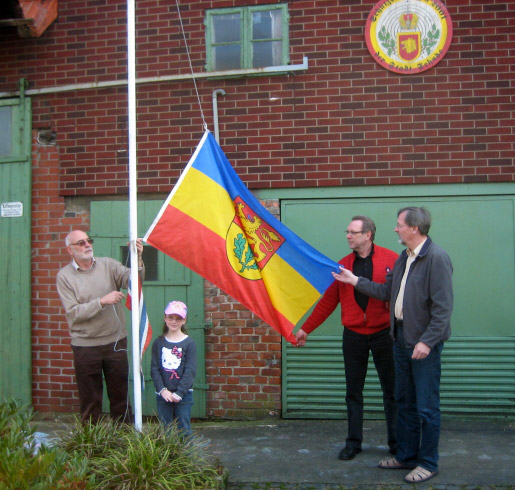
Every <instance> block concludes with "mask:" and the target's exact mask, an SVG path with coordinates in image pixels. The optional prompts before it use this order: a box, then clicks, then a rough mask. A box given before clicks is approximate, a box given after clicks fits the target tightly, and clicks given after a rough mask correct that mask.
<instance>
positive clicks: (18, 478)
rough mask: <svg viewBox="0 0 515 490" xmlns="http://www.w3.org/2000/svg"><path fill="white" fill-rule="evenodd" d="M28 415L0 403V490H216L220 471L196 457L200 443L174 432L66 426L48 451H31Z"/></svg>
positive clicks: (12, 405)
mask: <svg viewBox="0 0 515 490" xmlns="http://www.w3.org/2000/svg"><path fill="white" fill-rule="evenodd" d="M32 418H33V412H32V410H31V409H30V408H29V407H28V406H21V405H19V404H18V403H17V402H16V401H14V400H7V401H3V402H2V403H0V490H29V489H30V490H48V489H52V490H96V489H102V490H145V489H156V490H190V489H191V490H204V489H205V490H219V489H222V488H224V487H225V483H226V482H225V479H226V475H225V474H224V472H223V468H221V467H220V466H217V465H214V464H212V463H209V462H208V461H207V460H206V459H205V458H204V456H203V454H202V446H203V444H202V441H200V440H198V439H196V438H195V437H192V438H183V437H182V436H181V435H180V433H179V432H178V431H177V429H176V428H175V426H174V427H172V428H171V429H169V430H166V431H165V430H164V429H163V428H162V427H161V426H160V425H157V424H148V425H147V426H145V427H144V429H143V430H142V431H141V432H139V431H137V430H136V429H134V428H133V427H132V426H127V425H120V424H115V423H112V422H110V421H103V422H100V423H98V424H82V423H81V422H80V420H79V419H78V418H76V419H75V422H74V423H73V424H71V426H66V427H65V428H64V429H63V430H62V431H61V433H60V434H59V437H58V438H57V439H56V440H55V442H54V445H53V446H52V447H46V446H44V445H43V446H41V447H40V448H39V449H37V448H36V443H35V438H34V433H35V431H36V429H35V427H34V426H33V424H31V421H32Z"/></svg>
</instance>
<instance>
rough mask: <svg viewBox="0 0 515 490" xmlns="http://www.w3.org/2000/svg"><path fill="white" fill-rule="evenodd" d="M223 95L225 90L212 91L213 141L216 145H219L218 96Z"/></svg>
mask: <svg viewBox="0 0 515 490" xmlns="http://www.w3.org/2000/svg"><path fill="white" fill-rule="evenodd" d="M219 95H225V90H224V89H223V88H218V89H216V90H213V95H212V98H213V125H214V126H215V140H216V142H217V143H218V144H220V133H219V131H218V96H219Z"/></svg>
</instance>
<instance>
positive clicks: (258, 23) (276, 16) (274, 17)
mask: <svg viewBox="0 0 515 490" xmlns="http://www.w3.org/2000/svg"><path fill="white" fill-rule="evenodd" d="M281 37H282V20H281V10H266V11H261V12H254V13H253V15H252V39H254V40H258V39H277V38H281Z"/></svg>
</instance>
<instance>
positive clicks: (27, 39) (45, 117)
mask: <svg viewBox="0 0 515 490" xmlns="http://www.w3.org/2000/svg"><path fill="white" fill-rule="evenodd" d="M413 1H415V0H413ZM425 1H426V3H430V2H427V0H425ZM11 3H12V4H13V5H14V4H16V3H17V2H11ZM33 3H39V4H41V5H40V7H41V8H43V6H44V5H45V4H47V3H50V2H44V1H43V2H33ZM52 3H55V2H52ZM375 3H376V2H375V0H290V1H287V0H284V1H283V2H275V1H274V2H271V1H270V0H268V1H262V0H243V1H240V0H219V1H205V0H202V1H200V0H180V1H179V5H180V16H179V14H178V11H177V8H176V4H175V2H172V1H169V2H164V1H161V0H160V1H155V0H152V1H145V0H142V1H137V2H136V78H137V80H138V83H137V146H138V151H137V159H138V196H139V198H140V199H141V200H142V201H145V200H156V201H163V200H164V198H165V197H166V195H167V194H168V193H169V192H170V190H171V189H172V187H173V185H174V184H175V183H176V181H177V179H178V177H179V175H180V172H181V170H182V169H183V168H184V167H185V165H186V163H187V161H188V160H189V157H190V156H191V154H192V153H193V151H194V149H195V147H196V145H197V143H198V141H199V140H200V138H201V136H202V133H203V119H202V114H201V110H200V109H202V111H203V114H204V117H205V121H206V123H207V125H208V127H209V128H210V129H211V130H213V126H214V117H215V114H214V110H215V109H214V108H215V107H216V108H217V111H218V112H217V114H216V116H217V119H218V128H219V133H220V145H221V146H222V148H223V150H224V152H225V154H226V155H227V157H228V159H229V161H230V162H231V163H232V165H233V166H234V168H235V170H236V172H237V173H238V174H239V176H240V177H241V179H242V180H243V181H244V182H245V183H246V184H247V186H248V187H249V188H250V189H251V190H253V191H254V192H255V193H256V195H257V196H258V197H260V198H261V199H262V200H263V201H265V203H266V204H267V206H268V207H270V208H271V209H273V210H274V212H275V213H276V214H277V215H280V214H282V210H281V209H282V208H281V204H282V202H283V200H289V201H291V202H293V201H295V200H298V199H301V200H303V199H307V200H309V199H315V200H316V199H321V198H325V197H328V198H334V199H341V198H342V196H343V195H345V192H347V193H348V195H351V196H353V197H354V198H356V199H358V197H359V196H364V198H367V196H369V197H373V198H374V199H375V198H377V197H378V196H381V195H387V196H390V197H395V196H396V199H397V201H396V202H401V201H402V202H404V200H406V199H408V196H409V199H413V198H416V199H415V200H416V202H419V201H420V202H425V201H426V200H427V198H428V196H429V198H430V199H434V198H435V196H441V197H442V199H444V200H445V196H448V195H453V196H454V195H459V196H471V195H474V196H480V197H481V198H484V196H485V192H486V194H487V195H495V196H506V195H509V196H511V197H510V199H512V198H513V195H514V187H513V182H514V180H515V165H514V160H513V159H514V156H515V148H514V140H515V138H514V126H515V124H514V111H515V101H514V97H515V90H514V89H515V87H514V83H515V72H514V66H515V56H514V52H515V33H514V25H515V23H514V22H515V3H514V2H511V1H508V0H489V1H483V2H477V1H474V0H447V1H445V6H446V8H447V10H448V12H449V14H450V17H451V19H452V25H453V33H452V42H451V44H450V47H449V49H448V51H447V53H446V54H445V55H444V56H443V58H442V59H441V60H440V61H439V62H438V64H436V65H435V66H432V67H431V68H430V69H427V70H425V71H421V72H417V73H413V74H399V73H395V72H393V71H390V70H387V69H385V68H384V67H383V66H380V64H378V63H377V62H376V61H375V60H374V58H373V57H372V56H371V53H370V52H369V50H368V49H367V44H366V38H365V28H366V24H367V18H368V16H369V14H370V12H371V11H372V9H373V8H374V5H375ZM266 5H268V6H274V7H276V6H278V5H282V6H283V7H284V9H285V10H283V11H281V12H282V15H283V18H282V21H283V24H282V28H283V31H282V36H283V38H282V42H283V47H284V42H285V40H286V41H288V43H287V53H286V55H284V53H283V58H282V60H283V61H284V60H285V63H284V64H288V65H291V66H292V70H291V71H284V70H281V71H273V70H272V71H271V72H266V71H265V72H264V73H256V71H259V70H253V67H252V66H250V67H247V66H245V65H240V66H237V67H233V66H231V67H229V69H233V70H240V71H239V72H238V71H237V72H236V75H235V74H231V73H228V74H230V75H232V76H223V74H220V71H224V69H227V68H224V67H223V59H222V61H221V62H220V65H217V63H218V62H219V59H218V58H215V57H213V58H210V55H209V54H207V51H208V46H207V44H209V43H206V40H209V39H215V38H216V35H219V33H218V34H217V33H216V32H215V33H214V34H213V31H212V29H213V27H212V26H211V27H209V24H208V20H207V19H208V18H209V17H208V13H209V12H210V11H211V13H219V11H218V10H217V9H231V8H233V7H234V8H236V7H237V8H240V7H245V8H248V7H258V6H266ZM57 8H58V11H57V12H58V16H57V18H56V19H55V20H54V21H52V22H51V23H50V24H49V25H48V27H46V29H45V30H44V31H43V32H42V33H41V34H40V35H38V34H37V33H36V34H34V33H32V34H27V33H26V31H24V30H23V29H22V28H21V27H20V25H21V22H20V23H18V24H17V25H16V23H13V22H11V23H9V22H6V20H7V18H9V17H16V16H17V17H18V18H19V19H21V18H22V17H23V14H20V12H19V10H16V9H15V8H14V6H13V9H12V10H11V11H9V12H2V17H3V18H4V21H3V22H1V23H0V46H1V51H0V52H1V54H0V67H1V70H0V95H1V98H0V103H2V101H3V102H4V103H5V104H7V102H9V101H17V100H18V99H19V97H20V96H21V95H20V90H19V87H20V85H19V84H20V79H24V83H25V86H24V88H23V90H22V92H23V96H24V97H25V98H30V101H31V123H30V128H29V129H30V134H31V136H32V138H31V142H30V148H31V155H30V161H31V168H32V179H31V180H32V187H31V191H30V193H31V202H32V204H31V210H32V212H31V216H30V222H31V230H30V237H31V238H30V253H31V259H30V262H31V293H30V300H31V302H30V303H31V319H30V327H29V326H28V325H27V332H29V328H30V334H29V337H27V338H28V339H30V344H31V348H30V359H31V368H30V373H29V375H28V377H26V378H24V377H23V376H22V378H20V380H19V382H20V383H21V384H24V383H28V384H29V388H30V391H31V395H30V400H31V401H32V404H33V406H34V408H35V409H36V410H37V411H41V412H70V411H77V396H76V392H75V381H74V371H73V366H72V354H71V349H70V347H69V334H68V327H67V324H66V320H65V317H64V314H63V309H62V307H61V303H60V300H59V298H58V296H57V292H56V288H55V277H56V274H57V271H58V270H59V268H60V267H62V266H63V265H64V264H65V263H66V262H67V261H68V255H67V254H66V252H65V249H64V237H65V236H66V234H67V233H68V232H69V231H71V230H72V229H74V228H82V229H84V230H90V226H91V222H90V220H91V204H92V203H100V204H102V203H107V202H117V201H120V200H124V199H127V193H128V171H127V163H128V158H127V138H128V136H127V121H128V110H127V84H126V82H125V81H126V79H127V6H126V1H125V0H95V1H88V2H84V1H79V0H59V1H58V7H57ZM213 9H214V10H213ZM238 12H240V11H238ZM241 12H243V11H241ZM231 13H232V14H234V12H233V11H230V12H229V14H228V15H230V14H231ZM242 15H243V13H242ZM259 15H261V14H259ZM231 18H232V19H233V17H231ZM0 20H1V19H0ZM181 21H182V22H181ZM28 24H30V22H29V23H28ZM26 25H27V24H26ZM286 28H287V31H286V37H284V36H285V32H284V29H286ZM183 31H184V32H183ZM213 35H214V36H215V37H210V36H213ZM229 37H230V36H229ZM215 40H216V39H215ZM186 46H187V47H188V48H189V52H190V57H191V65H192V68H191V69H190V62H189V59H188V54H187V49H186ZM214 49H215V48H214V47H213V50H214ZM242 49H244V48H242ZM213 53H214V51H212V52H211V56H214V55H213ZM284 56H286V57H284ZM220 58H223V57H220ZM305 58H307V62H306V61H305ZM242 59H243V58H242ZM281 63H282V62H281ZM281 63H274V65H275V66H283V65H282V64H281ZM218 66H221V67H222V68H221V69H217V67H218ZM245 70H248V71H247V72H245ZM192 71H193V72H194V73H196V74H204V75H203V76H202V77H199V78H197V79H196V87H195V84H194V82H193V80H192V78H191V72H192ZM210 71H211V72H216V76H215V77H209V76H207V73H208V72H210ZM256 75H259V76H256ZM196 90H198V96H199V99H197V93H196ZM217 90H221V91H224V93H225V95H222V92H218V93H217V94H214V92H215V91H217ZM199 100H200V106H199ZM213 101H215V102H216V104H213ZM0 108H1V107H0ZM388 189H390V190H388ZM406 189H410V191H409V192H410V194H407V195H404V194H403V192H408V191H407V190H406ZM485 189H486V191H484V190H485ZM397 190H398V192H397ZM5 192H7V190H6V191H5ZM371 193H372V194H371ZM417 199H418V200H417ZM496 199H497V198H496ZM499 199H500V198H499ZM1 200H2V202H6V201H11V200H13V201H17V199H16V198H14V199H13V198H11V197H4V196H2V199H1ZM459 201H460V202H462V199H461V200H459ZM489 202H490V201H489ZM496 202H497V201H496ZM358 208H359V206H356V212H355V213H354V214H358V211H359V209H358ZM446 209H448V210H450V211H452V210H453V209H456V208H455V207H454V205H453V204H452V203H450V204H449V208H446ZM460 209H461V208H460ZM489 209H490V208H489ZM503 209H504V208H503ZM507 209H509V208H507ZM351 212H353V211H351ZM437 214H438V213H437ZM393 216H394V215H392V223H393V220H394V217H393ZM438 216H440V215H438ZM444 216H445V212H444ZM281 218H282V216H281ZM506 218H507V220H506V221H507V223H508V224H506V221H501V220H500V219H499V217H498V216H497V217H492V221H491V222H490V223H489V222H488V220H486V222H484V221H481V220H480V221H481V225H479V224H478V225H477V226H484V227H485V228H484V229H485V230H487V229H489V228H491V227H492V226H495V227H496V228H497V229H498V230H499V229H501V230H503V227H502V226H500V224H502V223H504V224H505V228H504V230H503V231H505V232H506V236H508V237H509V235H510V233H511V231H512V230H513V222H512V221H513V216H512V214H509V215H506ZM342 219H344V220H347V221H346V222H345V223H343V224H342V225H341V226H342V228H341V230H343V229H344V228H343V227H344V226H346V224H347V222H348V215H346V216H344V217H342ZM462 219H463V218H462V217H461V216H458V217H456V216H454V221H460V220H462ZM510 220H511V221H510ZM441 221H443V220H441ZM292 223H294V222H292ZM435 223H437V221H436V220H435ZM473 223H474V221H473ZM287 224H288V225H290V223H287ZM381 224H382V223H381ZM387 225H388V226H390V223H389V222H388V223H387ZM313 226H314V225H313ZM499 226H500V228H499ZM472 228H473V226H472ZM299 231H300V232H303V231H304V229H303V228H302V227H301V229H300V230H299ZM512 235H513V234H512ZM331 239H332V238H331ZM334 239H338V240H340V241H342V240H343V236H342V235H340V236H339V237H338V238H334ZM437 240H438V239H437ZM470 240H471V241H472V242H473V243H474V244H475V245H474V246H477V247H479V246H480V243H479V242H480V241H481V240H480V239H479V240H476V239H475V238H474V237H472V238H471V239H470ZM510 240H513V237H512V238H511V239H510ZM467 242H468V240H467ZM9 243H10V242H9ZM9 243H8V242H6V241H4V239H2V245H3V246H6V247H7V246H9ZM511 244H512V241H509V242H507V243H506V244H504V246H502V247H501V251H506V250H508V251H510V250H512V249H510V248H509V247H510V246H511ZM340 249H341V253H340V252H338V253H337V255H335V256H334V257H332V258H334V259H336V260H338V259H339V258H340V257H341V256H343V255H345V254H346V253H348V252H347V251H346V250H347V249H346V245H345V243H343V245H341V246H340ZM482 253H484V252H483V251H481V249H478V251H477V254H478V256H480V255H481V254H482ZM510 253H511V252H510ZM492 255H493V256H494V258H493V259H492V260H494V261H495V260H496V259H495V252H493V253H492ZM508 255H510V254H508ZM511 255H512V254H511ZM511 255H510V257H511V258H510V257H508V258H507V259H506V261H507V263H506V262H504V261H503V264H501V265H499V267H501V268H503V267H504V266H506V267H507V268H508V269H509V274H510V275H509V276H508V277H511V278H512V279H513V257H512V256H511ZM490 257H491V256H490ZM453 260H454V257H453ZM459 260H461V259H459ZM466 268H467V267H466V265H465V266H464V267H463V268H460V271H461V270H462V269H466ZM457 273H461V272H459V271H458V270H457ZM458 279H459V277H458ZM8 280H9V279H8ZM460 281H461V279H460ZM462 281H463V283H466V282H467V281H468V279H467V278H463V279H462ZM460 284H461V282H460ZM469 284H470V283H469ZM458 286H459V285H458ZM4 287H5V288H8V286H7V285H4ZM510 287H511V288H513V280H512V284H511V286H510ZM511 291H512V289H508V290H507V292H506V294H507V295H508V301H509V295H510V294H511ZM501 299H502V301H504V300H505V299H506V297H505V296H502V298H501ZM512 300H513V296H511V302H513V301H512ZM204 305H205V318H204V320H205V322H206V323H207V324H208V328H206V330H205V380H206V384H207V390H206V401H205V408H206V410H205V416H207V417H215V418H220V417H254V416H264V415H272V416H278V415H280V414H281V411H284V397H285V396H287V394H285V393H286V392H287V391H288V392H290V391H291V392H294V391H295V389H296V388H295V386H292V387H291V388H285V384H284V376H285V364H284V359H283V357H284V355H285V352H286V347H285V346H283V345H282V343H281V337H280V336H279V335H278V334H276V333H275V332H274V331H273V330H271V329H270V328H269V327H268V326H266V325H264V324H263V323H262V322H261V321H260V320H259V319H257V318H255V317H254V316H253V315H252V314H251V313H249V312H248V311H247V310H246V309H245V308H243V307H241V306H240V305H239V304H238V303H236V302H235V301H233V300H232V299H231V298H229V297H227V296H226V295H225V294H224V293H223V292H221V291H220V290H219V289H218V288H216V287H213V286H212V285H211V284H209V283H206V284H205V285H204ZM512 308H513V306H510V307H507V310H506V317H503V318H501V319H500V323H502V324H503V325H505V328H504V327H503V328H504V330H502V331H501V332H498V335H497V337H498V338H499V339H500V338H503V339H511V340H510V342H511V343H510V342H509V345H510V346H511V347H510V349H515V347H513V343H514V340H513V339H514V338H515V327H514V326H513V315H512V310H511V309H512ZM160 314H161V313H160V312H159V313H158V314H157V318H160ZM510 318H511V320H510ZM506 319H507V320H506ZM458 320H459V319H458ZM498 320H499V319H498ZM159 321H160V320H159ZM159 321H158V324H157V326H156V327H155V328H154V330H155V332H156V333H159V331H160V325H159ZM503 322H504V323H503ZM458 323H460V322H459V321H458ZM22 324H23V322H22ZM24 328H25V327H24ZM340 328H341V326H340ZM459 328H461V327H459ZM478 330H483V327H482V326H479V327H478ZM11 337H12V334H10V337H9V338H11ZM9 342H11V341H10V340H9V341H8V343H7V346H8V345H10V344H9ZM499 342H501V341H500V340H499ZM4 345H5V341H4ZM336 348H337V349H339V346H338V345H336ZM510 352H512V351H511V350H510V351H509V352H508V356H507V357H509V355H510ZM470 362H472V361H470ZM503 362H504V361H503ZM510 362H511V361H506V362H505V367H506V370H507V371H508V372H510V370H511V369H514V368H513V365H512V363H510ZM293 365H294V363H293ZM24 368H26V365H25V366H24V367H23V369H24ZM3 370H4V372H5V367H4V368H3ZM15 371H17V369H15ZM15 378H16V379H17V376H16V377H15ZM6 383H7V382H6ZM487 384H488V382H487ZM501 385H502V382H501ZM504 387H506V385H504ZM7 391H9V390H7ZM508 391H510V390H508ZM513 391H515V390H513ZM4 393H5V391H4ZM14 394H15V395H16V391H14ZM507 398H508V399H510V400H512V402H511V403H512V404H511V405H509V406H508V409H507V410H508V411H512V410H514V408H513V407H514V406H515V397H513V395H512V394H508V395H507ZM341 400H343V399H341ZM292 403H293V402H292ZM341 405H342V411H343V401H342V403H341ZM476 409H477V407H476ZM496 410H497V412H499V411H502V410H500V409H496ZM308 412H310V414H311V415H308V416H312V413H313V411H311V410H308ZM292 413H294V414H295V413H296V412H295V410H293V412H292Z"/></svg>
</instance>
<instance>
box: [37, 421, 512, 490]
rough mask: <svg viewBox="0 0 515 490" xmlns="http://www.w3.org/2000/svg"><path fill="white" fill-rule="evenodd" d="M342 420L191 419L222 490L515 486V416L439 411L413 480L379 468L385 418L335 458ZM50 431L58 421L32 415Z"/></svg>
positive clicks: (384, 449) (383, 454)
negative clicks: (425, 466) (432, 440)
mask: <svg viewBox="0 0 515 490" xmlns="http://www.w3.org/2000/svg"><path fill="white" fill-rule="evenodd" d="M346 425H347V422H346V421H345V420H277V419H270V420H267V421H250V422H240V421H223V422H204V421H201V422H194V424H193V429H194V432H195V434H197V435H198V436H202V438H204V439H205V441H207V440H209V443H208V444H207V445H206V449H205V450H206V453H207V455H208V457H209V458H211V459H212V460H213V461H216V462H218V463H220V464H222V465H223V466H224V467H225V468H226V469H227V471H228V475H229V486H228V489H229V490H326V489H327V490H330V489H337V490H347V489H367V490H368V489H381V490H387V489H391V490H393V489H396V490H397V489H413V488H418V489H420V490H422V489H430V488H433V489H442V490H480V489H483V490H485V489H486V490H491V489H496V490H500V489H502V490H515V419H513V418H511V419H478V418H471V419H467V420H465V419H463V418H456V419H455V418H444V420H443V424H442V433H441V438H440V473H439V475H437V476H436V477H434V478H432V479H431V480H429V481H427V482H425V483H420V484H416V485H413V484H408V483H406V482H405V481H404V476H405V475H406V474H407V473H408V471H407V470H382V469H379V468H378V467H377V464H378V462H379V460H381V459H383V458H385V457H389V456H390V455H389V453H388V446H387V445H386V441H385V424H384V422H382V421H375V420H365V423H364V441H363V452H361V453H360V454H358V455H357V456H356V457H355V458H354V459H353V460H351V461H340V460H339V459H338V453H339V451H340V449H341V448H342V447H343V446H344V445H345V437H346ZM36 426H37V430H38V431H40V432H41V433H42V434H49V435H50V436H52V433H53V432H55V430H56V429H57V428H58V427H60V428H61V429H62V422H55V421H51V420H50V421H49V420H36Z"/></svg>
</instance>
